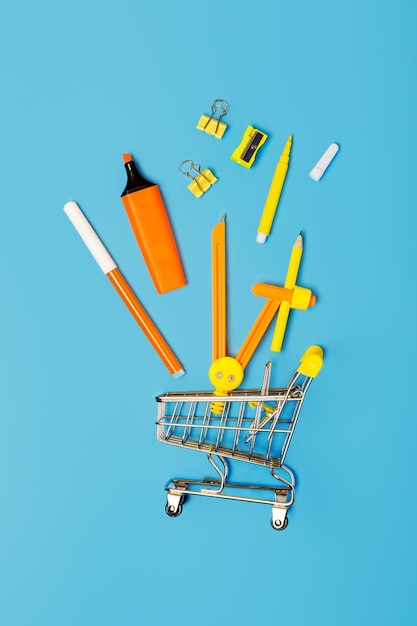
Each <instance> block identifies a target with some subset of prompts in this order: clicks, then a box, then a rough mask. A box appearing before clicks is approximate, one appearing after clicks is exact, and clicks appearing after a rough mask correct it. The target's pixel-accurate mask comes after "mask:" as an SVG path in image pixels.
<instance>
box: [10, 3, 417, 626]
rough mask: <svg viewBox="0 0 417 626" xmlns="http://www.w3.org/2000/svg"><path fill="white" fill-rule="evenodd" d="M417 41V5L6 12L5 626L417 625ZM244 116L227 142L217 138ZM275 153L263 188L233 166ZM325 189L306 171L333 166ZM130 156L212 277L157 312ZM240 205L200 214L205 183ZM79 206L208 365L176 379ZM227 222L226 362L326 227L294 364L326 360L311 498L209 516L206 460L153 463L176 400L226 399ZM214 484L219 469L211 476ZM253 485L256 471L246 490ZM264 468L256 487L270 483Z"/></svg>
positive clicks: (305, 473) (182, 241) (304, 442)
mask: <svg viewBox="0 0 417 626" xmlns="http://www.w3.org/2000/svg"><path fill="white" fill-rule="evenodd" d="M416 18H417V8H416V5H415V3H414V2H412V0H398V1H397V2H395V3H394V2H387V1H383V2H379V1H377V0H367V1H365V2H364V1H363V0H351V2H348V3H347V2H344V3H335V2H333V1H332V0H322V1H321V2H319V3H311V2H307V0H299V1H298V2H293V3H290V2H282V1H281V0H279V1H277V0H275V1H273V0H270V1H267V0H259V1H258V2H256V3H254V2H249V1H241V2H231V1H225V2H222V3H221V4H218V5H215V4H213V3H209V4H206V5H204V4H201V3H194V4H192V3H191V4H182V5H180V4H178V3H174V2H169V1H167V0H158V1H155V2H152V3H151V2H147V3H145V2H131V3H130V4H129V5H126V4H123V3H116V2H110V1H108V0H102V1H101V2H98V1H97V0H87V1H86V0H84V1H83V2H81V1H80V0H73V2H71V3H56V2H52V1H46V0H40V1H39V2H36V3H31V2H28V1H27V0H22V1H21V2H18V3H12V2H6V1H3V2H2V3H1V9H0V50H1V58H2V67H1V76H0V79H1V84H2V93H3V95H2V100H1V111H2V116H1V117H2V132H1V141H0V160H1V161H0V164H1V180H2V184H1V207H2V226H1V229H0V254H1V262H2V268H3V272H2V305H1V307H0V321H1V323H0V333H1V337H0V345H1V359H0V367H1V381H2V392H1V396H0V403H1V404H0V406H1V419H0V502H1V509H2V512H1V515H0V589H1V597H0V622H1V623H2V624H4V625H5V626H35V625H36V626H38V625H39V626H56V625H57V624H59V625H60V626H75V625H77V626H82V625H89V626H91V625H93V624H97V625H100V626H113V625H114V626H115V625H116V624H117V625H119V624H124V625H129V626H130V625H134V624H161V623H166V622H167V621H168V622H170V623H181V624H183V625H184V626H187V625H189V624H194V623H199V624H201V625H206V624H212V623H219V624H225V623H237V622H238V621H239V622H240V623H243V624H251V623H259V622H261V621H262V622H267V621H270V620H274V621H275V620H279V622H280V623H288V624H296V625H297V626H298V625H299V626H305V625H309V624H322V625H329V626H330V625H332V626H333V625H334V624H337V625H340V626H344V625H347V624H349V625H350V624H361V625H362V624H378V625H383V626H385V625H388V624H392V623H396V624H401V625H408V624H410V625H411V624H415V621H416V600H415V589H416V549H415V545H416V542H415V515H416V490H415V478H416V469H415V468H416V465H415V458H416V453H415V448H416V441H417V422H416V416H415V390H414V384H413V383H412V380H413V373H414V364H415V355H416V353H417V345H416V333H415V310H414V306H415V298H414V296H413V290H414V282H415V269H416V260H415V258H416V257H415V248H414V243H413V238H414V234H415V231H416V220H417V218H416V215H417V214H416V210H415V172H416V152H415V146H416V141H417V137H416V129H417V126H416V121H415V112H416V89H415V62H416V54H415V53H416V43H415V32H416ZM215 98H225V99H226V100H227V101H228V102H229V103H230V112H229V115H228V116H227V118H226V119H225V121H227V122H228V124H229V128H228V130H227V132H226V134H225V136H224V138H223V139H222V140H221V141H217V140H216V139H215V138H213V137H209V136H208V135H206V134H204V133H199V132H198V131H197V130H195V125H196V123H197V121H198V119H199V117H200V115H201V114H202V113H209V111H210V105H211V102H212V101H213V100H214V99H215ZM248 124H252V125H255V126H258V127H259V128H261V129H262V130H264V131H265V132H267V133H268V134H269V138H268V141H267V143H266V144H265V146H264V147H263V148H262V149H261V151H260V153H259V156H258V159H257V161H256V163H255V165H254V167H253V168H252V169H250V170H245V169H244V168H241V167H239V166H238V165H237V164H235V163H233V162H232V161H230V159H229V155H230V154H231V152H232V150H233V149H234V148H235V147H236V145H237V144H238V143H239V142H240V139H241V136H242V133H243V131H244V129H245V128H246V126H247V125H248ZM290 133H292V134H293V136H294V145H293V150H292V158H291V163H290V169H289V172H288V176H287V180H286V184H285V189H284V192H283V195H282V198H281V202H280V206H279V210H278V214H277V217H276V220H275V222H274V226H273V231H272V234H271V237H270V238H269V239H268V241H267V243H266V244H265V245H264V246H259V245H257V244H256V243H255V235H256V228H257V224H258V220H259V216H260V212H261V210H262V206H263V202H264V200H265V196H266V192H267V190H268V187H269V183H270V179H271V176H272V172H273V169H274V167H275V163H276V160H277V158H278V156H279V154H280V152H281V150H282V148H283V145H284V143H285V140H286V138H287V136H288V135H289V134H290ZM333 141H335V142H337V143H339V144H340V147H341V149H340V152H339V154H338V155H337V157H336V158H335V160H334V162H333V163H332V165H331V167H330V168H329V170H328V171H327V172H326V174H325V176H324V177H323V179H322V180H321V181H320V182H319V183H316V182H314V181H312V180H311V179H310V178H309V176H308V172H309V171H310V169H311V168H312V166H313V165H314V164H315V162H316V161H317V159H318V158H319V157H320V156H321V154H322V152H323V151H324V150H325V149H326V148H327V146H328V145H329V144H330V143H331V142H333ZM122 152H131V153H132V155H133V156H134V157H135V159H136V160H137V162H138V164H139V165H140V167H141V171H142V172H143V174H144V175H146V176H148V177H149V178H151V179H152V180H155V181H156V182H158V184H159V185H160V188H161V190H162V192H163V194H164V198H165V200H166V204H167V207H168V210H169V214H170V217H171V220H172V224H173V227H174V229H175V232H176V235H177V238H178V242H179V246H180V249H181V254H182V257H183V260H184V265H185V269H186V273H187V278H188V285H187V287H185V288H184V289H181V290H178V291H176V292H172V293H169V294H165V295H162V296H160V295H157V294H156V292H155V290H154V287H153V285H152V283H151V280H150V277H149V275H148V273H147V271H146V268H145V266H144V263H143V260H142V258H141V256H140V253H139V250H138V248H137V245H136V242H135V240H134V237H133V234H132V232H131V230H130V227H129V224H128V221H127V218H126V215H125V213H124V209H123V207H122V204H121V201H120V197H119V196H120V193H121V191H122V190H123V187H124V184H125V172H124V168H123V161H122V158H121V154H122ZM187 158H191V159H193V160H195V161H197V162H200V163H201V164H202V165H203V166H204V167H209V168H210V169H212V170H213V172H214V173H215V174H216V175H217V176H218V178H219V182H218V183H217V184H216V185H215V186H214V187H213V188H212V189H210V190H209V191H208V192H207V193H206V194H205V196H204V197H203V198H201V199H199V200H197V199H195V198H194V197H193V196H192V195H191V194H190V192H189V191H188V190H187V189H186V182H187V181H186V180H185V178H184V177H181V176H179V175H178V173H177V167H178V165H179V163H180V162H181V161H182V160H183V159H187ZM68 200H75V201H77V202H78V203H79V205H80V207H81V208H82V209H83V211H84V212H85V214H86V215H87V217H88V219H89V220H90V221H91V223H92V224H93V225H94V227H95V228H96V230H97V232H98V233H99V235H100V236H101V238H102V239H103V241H104V243H105V244H106V245H107V247H108V249H109V251H110V253H111V254H112V256H113V257H114V258H115V260H116V261H117V263H118V265H119V267H120V269H121V271H122V272H123V273H124V275H125V276H126V278H127V280H128V281H129V282H130V284H131V286H132V287H133V288H134V289H135V291H136V292H137V294H138V295H139V297H140V298H141V300H142V302H143V304H144V305H145V307H146V308H147V310H148V311H149V312H150V313H151V315H152V317H153V318H154V320H155V321H156V323H157V324H158V326H159V327H160V329H161V331H162V332H163V333H164V335H165V336H166V337H167V338H168V341H169V343H170V344H171V346H172V347H173V349H174V350H175V351H176V353H177V354H178V356H179V358H180V359H181V361H182V363H183V364H184V367H185V369H186V372H187V373H186V376H184V377H183V378H181V379H179V380H177V381H175V380H174V379H173V378H172V377H171V376H170V375H169V374H168V373H167V371H166V370H165V368H164V366H163V365H162V364H161V362H160V360H159V359H158V357H157V355H156V354H155V353H154V352H153V350H152V348H151V347H150V345H149V344H148V343H147V341H146V339H145V337H144V336H143V335H142V333H141V332H140V330H139V329H138V327H137V325H136V324H135V322H134V320H133V319H132V318H131V317H130V315H129V313H128V312H127V310H126V309H125V308H124V306H123V304H122V303H121V301H120V300H119V298H118V297H117V295H116V293H115V292H114V290H113V289H112V287H111V285H110V284H109V283H108V281H107V280H106V278H105V277H104V276H103V275H102V274H101V273H100V270H99V268H98V267H97V265H96V264H95V262H94V260H93V259H92V258H91V256H90V255H89V253H88V251H87V249H86V248H85V247H84V245H83V243H82V242H81V240H80V239H79V237H78V235H77V234H76V232H75V230H74V229H73V227H72V226H71V224H70V223H69V221H68V219H67V217H66V216H65V214H64V212H63V210H62V208H63V205H64V203H65V202H67V201H68ZM223 213H226V214H227V244H228V281H229V288H228V298H229V301H228V304H229V310H228V314H229V317H228V321H229V325H228V330H229V336H228V345H229V352H230V353H231V354H235V353H236V352H237V350H238V348H239V346H240V344H241V342H242V340H243V338H244V336H245V334H246V332H247V330H248V328H249V327H250V325H251V323H252V321H253V320H254V318H255V316H256V315H257V313H258V311H259V310H260V306H261V301H260V299H259V298H256V297H255V296H253V295H252V293H251V286H252V284H253V283H255V282H258V281H264V282H271V283H275V284H283V281H284V279H285V273H286V268H287V264H288V258H289V254H290V250H291V246H292V244H293V242H294V240H295V238H296V236H297V234H298V232H299V231H300V230H301V229H302V230H303V233H304V244H305V246H304V254H303V259H302V265H301V269H300V274H299V283H300V284H301V285H303V286H306V287H310V288H312V289H313V291H314V292H315V293H316V294H317V298H318V301H317V305H316V307H315V308H314V309H311V310H309V311H308V312H297V311H295V312H293V314H292V316H291V320H290V324H289V327H288V332H287V335H286V339H285V344H284V349H283V351H282V353H281V354H273V353H271V352H270V350H269V346H270V341H271V336H272V335H271V332H269V333H268V335H267V337H266V338H265V340H264V341H263V342H262V344H261V345H260V347H259V350H258V352H257V354H256V355H255V357H254V358H253V360H252V362H251V364H250V365H249V367H248V369H247V373H246V380H245V385H246V386H248V387H252V386H259V385H260V382H261V376H262V371H263V366H264V364H265V362H266V361H267V360H268V359H269V358H272V361H273V375H272V379H273V380H272V382H273V384H275V385H278V386H280V385H283V384H285V382H286V380H287V378H288V376H289V375H290V373H291V372H292V371H293V369H294V368H295V367H296V366H297V364H298V358H299V357H300V356H301V354H302V353H303V351H304V350H305V348H306V347H307V346H308V345H310V344H311V343H319V344H320V345H322V346H323V348H324V349H325V354H326V360H325V367H324V368H323V370H322V372H321V374H320V376H319V377H318V379H317V380H316V381H315V382H314V384H313V385H312V387H311V391H310V392H309V395H308V397H307V399H306V403H305V405H304V407H303V411H302V413H301V417H300V422H299V424H298V427H297V430H296V432H295V436H294V439H293V441H292V443H291V446H290V450H289V453H288V457H287V462H288V464H289V465H290V466H291V467H293V468H294V470H295V471H296V475H297V481H298V482H297V492H296V502H295V504H294V506H293V507H292V509H291V510H290V513H289V517H290V523H289V526H288V528H287V530H286V531H285V532H283V533H274V531H273V530H272V529H271V528H270V526H269V517H270V510H269V507H265V506H261V505H253V504H244V503H234V502H228V501H224V502H222V501H214V500H212V499H211V498H194V499H191V500H190V501H189V502H188V503H187V505H186V506H185V508H184V512H183V514H182V515H181V516H180V517H178V518H176V519H170V518H169V517H168V516H166V515H165V512H164V506H165V491H164V485H165V483H166V482H167V480H168V479H169V478H171V477H172V476H196V477H199V476H203V475H205V474H206V472H208V473H210V470H209V467H208V464H207V461H206V459H205V457H204V455H203V454H200V453H198V452H192V451H188V450H181V449H179V448H174V447H173V446H169V445H163V444H161V443H159V442H158V441H157V440H156V432H155V419H156V403H155V396H156V395H158V394H161V393H163V392H165V391H171V390H190V389H193V390H199V389H207V388H209V383H208V381H207V369H208V366H209V364H210V357H211V338H210V332H211V321H210V320H211V294H210V280H211V266H210V237H211V230H212V228H213V226H214V224H215V223H216V222H218V221H219V219H220V218H221V216H222V215H223ZM206 466H207V467H206ZM245 467H246V469H247V473H248V476H249V477H250V478H251V479H253V480H256V478H255V475H256V476H257V475H258V474H257V471H258V469H259V468H257V467H254V466H245ZM252 470H253V474H252V473H251V471H252Z"/></svg>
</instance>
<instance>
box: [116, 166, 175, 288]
mask: <svg viewBox="0 0 417 626" xmlns="http://www.w3.org/2000/svg"><path fill="white" fill-rule="evenodd" d="M123 159H124V162H125V168H126V173H127V184H126V187H125V189H124V191H123V193H122V202H123V205H124V207H125V209H126V213H127V216H128V218H129V221H130V225H131V227H132V230H133V232H134V234H135V237H136V240H137V242H138V244H139V248H140V250H141V252H142V255H143V258H144V260H145V263H146V266H147V268H148V271H149V273H150V275H151V277H152V280H153V282H154V285H155V287H156V290H157V292H158V293H166V292H167V291H172V290H173V289H178V288H179V287H183V286H184V285H185V284H186V279H185V275H184V270H183V267H182V263H181V259H180V255H179V252H178V248H177V244H176V242H175V238H174V234H173V232H172V228H171V224H170V222H169V219H168V215H167V212H166V209H165V205H164V202H163V200H162V196H161V193H160V191H159V187H158V186H157V185H156V184H155V183H151V182H149V181H148V180H146V179H145V178H143V176H142V175H141V174H139V172H138V170H137V168H136V165H135V163H134V161H133V159H132V157H131V156H130V154H124V155H123Z"/></svg>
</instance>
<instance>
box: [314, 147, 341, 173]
mask: <svg viewBox="0 0 417 626" xmlns="http://www.w3.org/2000/svg"><path fill="white" fill-rule="evenodd" d="M338 151H339V146H338V145H337V143H332V144H330V146H329V147H328V148H327V150H326V152H325V153H324V154H323V156H322V157H321V158H320V159H319V160H318V161H317V163H316V165H315V166H314V167H313V169H312V170H311V172H310V174H309V176H310V177H311V178H312V179H313V180H320V178H321V177H322V176H323V174H324V172H325V171H326V170H327V168H328V167H329V165H330V163H331V162H332V161H333V159H334V157H335V156H336V154H337V152H338Z"/></svg>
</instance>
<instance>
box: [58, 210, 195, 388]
mask: <svg viewBox="0 0 417 626" xmlns="http://www.w3.org/2000/svg"><path fill="white" fill-rule="evenodd" d="M64 211H65V213H66V214H67V216H68V217H69V219H70V220H71V222H72V224H73V226H74V227H75V229H76V230H77V232H78V234H79V235H80V237H81V239H82V240H83V241H84V243H85V245H86V246H87V248H88V249H89V250H90V252H91V254H92V256H93V257H94V259H95V260H96V262H97V263H98V265H99V267H100V269H101V270H102V272H103V273H104V274H105V275H106V276H107V278H108V279H109V280H110V282H111V283H112V285H113V287H114V288H115V289H116V291H117V293H118V294H119V296H120V297H121V299H122V300H123V302H124V303H125V305H126V306H127V308H128V309H129V311H130V313H131V314H132V315H133V317H134V318H135V320H136V322H137V323H138V324H139V326H140V328H141V329H142V330H143V332H144V333H145V336H146V337H147V339H148V340H149V342H150V343H151V345H152V346H153V348H154V349H155V350H156V352H157V354H158V355H159V357H160V358H161V360H162V362H163V363H164V365H165V367H166V368H167V369H168V371H169V373H170V374H172V375H173V376H174V377H175V378H178V377H180V376H182V375H183V374H184V369H183V367H182V365H181V363H180V362H179V360H178V359H177V357H176V356H175V354H174V353H173V351H172V350H171V348H170V347H169V345H168V343H167V342H166V340H165V339H164V337H163V336H162V335H161V333H160V332H159V330H158V329H157V327H156V326H155V324H154V322H153V321H152V319H151V318H150V316H149V315H148V313H147V312H146V311H145V309H144V307H143V306H142V304H141V303H140V302H139V300H138V298H137V297H136V295H135V294H134V292H133V291H132V289H131V287H130V286H129V284H128V283H127V282H126V279H125V278H124V276H123V275H122V273H121V272H120V270H119V269H118V267H117V265H116V263H115V262H114V260H113V259H112V257H111V256H110V254H109V252H108V251H107V249H106V248H105V246H104V245H103V243H102V241H101V240H100V238H99V237H98V235H97V233H96V232H95V231H94V229H93V228H92V226H91V224H90V223H89V222H88V220H87V218H86V217H85V215H84V214H83V213H82V211H81V209H80V208H79V206H78V205H77V204H76V203H75V202H67V203H66V204H65V206H64Z"/></svg>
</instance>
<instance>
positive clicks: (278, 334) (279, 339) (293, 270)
mask: <svg viewBox="0 0 417 626" xmlns="http://www.w3.org/2000/svg"><path fill="white" fill-rule="evenodd" d="M302 254H303V235H302V233H300V234H299V235H298V237H297V239H296V241H295V243H294V245H293V247H292V251H291V257H290V262H289V264H288V270H287V276H286V278H285V283H284V287H285V289H294V287H295V283H296V282H297V274H298V269H299V267H300V263H301V256H302ZM291 308H295V307H292V305H291V302H288V301H284V302H282V304H281V306H280V308H279V311H278V317H277V321H276V325H275V330H274V334H273V337H272V344H271V350H272V351H273V352H280V351H281V348H282V343H283V341H284V334H285V329H286V327H287V322H288V316H289V313H290V309H291Z"/></svg>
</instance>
